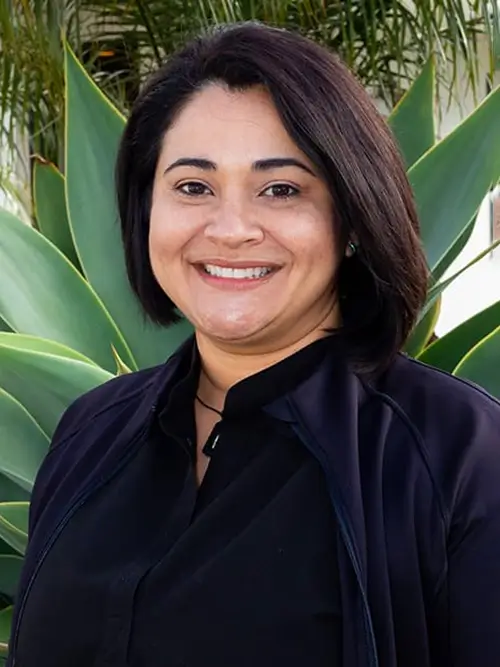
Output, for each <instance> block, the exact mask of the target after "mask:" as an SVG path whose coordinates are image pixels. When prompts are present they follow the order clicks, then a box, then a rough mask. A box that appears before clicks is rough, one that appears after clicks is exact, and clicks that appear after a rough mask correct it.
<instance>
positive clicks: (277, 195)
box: [262, 183, 299, 199]
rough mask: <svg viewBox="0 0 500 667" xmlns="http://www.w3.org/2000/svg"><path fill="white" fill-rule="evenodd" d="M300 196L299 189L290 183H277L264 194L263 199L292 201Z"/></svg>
mask: <svg viewBox="0 0 500 667" xmlns="http://www.w3.org/2000/svg"><path fill="white" fill-rule="evenodd" d="M298 194H299V191H298V189H297V188H295V187H293V185H289V184H288V183H275V184H274V185H270V186H269V187H268V188H266V189H265V190H264V191H263V192H262V196H263V197H270V198H272V199H290V197H295V196H296V195H298Z"/></svg>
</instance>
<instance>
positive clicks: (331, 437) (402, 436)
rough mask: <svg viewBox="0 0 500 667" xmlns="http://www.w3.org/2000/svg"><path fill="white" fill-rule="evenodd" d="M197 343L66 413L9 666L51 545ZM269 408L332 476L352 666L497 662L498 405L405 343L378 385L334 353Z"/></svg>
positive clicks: (47, 473)
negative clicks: (414, 356)
mask: <svg viewBox="0 0 500 667" xmlns="http://www.w3.org/2000/svg"><path fill="white" fill-rule="evenodd" d="M190 345H192V341H191V343H189V342H188V343H187V344H184V345H183V346H182V347H181V348H180V349H179V351H178V352H177V353H176V354H174V355H173V356H172V357H171V358H170V359H169V360H168V361H167V362H166V363H165V364H163V365H161V366H158V367H155V368H152V369H148V370H145V371H140V372H136V373H132V374H130V375H125V376H121V377H118V378H115V379H113V380H111V381H110V382H108V383H106V384H104V385H102V386H100V387H98V388H96V389H94V390H93V391H91V392H89V393H87V394H85V395H84V396H82V397H81V398H79V399H78V400H77V401H76V402H75V403H74V404H73V405H72V406H71V407H70V408H69V409H68V410H67V412H66V413H65V414H64V416H63V418H62V420H61V422H60V424H59V426H58V428H57V431H56V433H55V436H54V439H53V442H52V445H51V449H50V451H49V454H48V455H47V457H46V459H45V461H44V463H43V464H42V467H41V469H40V472H39V475H38V478H37V481H36V484H35V488H34V492H33V498H32V504H31V514H30V528H29V533H30V535H29V546H28V551H27V554H26V559H25V565H24V570H23V574H22V577H21V583H20V587H19V591H18V596H17V602H16V606H15V616H14V622H13V631H12V638H11V650H10V657H9V661H8V666H9V667H14V665H15V655H16V641H17V636H18V632H19V627H20V624H22V617H23V608H24V605H25V601H26V599H27V596H29V593H30V588H31V585H32V583H33V581H34V579H35V578H36V576H37V572H38V571H39V569H40V567H41V565H42V564H43V562H44V559H45V557H46V555H47V554H48V553H49V551H50V549H51V547H52V545H53V544H54V543H55V541H56V540H57V539H58V536H59V535H60V534H61V532H62V531H63V530H64V528H65V526H66V525H67V523H68V522H69V520H70V519H71V517H72V516H73V515H74V514H75V512H77V511H78V509H79V508H80V507H81V506H82V505H83V504H84V503H85V502H86V500H87V499H88V498H90V497H91V495H92V494H93V493H94V492H95V491H96V490H97V489H99V488H101V487H102V485H104V484H105V483H106V482H107V481H108V480H109V479H110V478H111V477H113V476H114V475H119V474H120V471H121V470H122V469H123V467H124V465H125V463H126V462H127V461H128V460H129V459H130V457H133V456H134V455H135V454H136V453H137V451H138V450H139V449H140V447H141V446H142V444H143V443H144V442H145V438H146V436H147V432H148V427H149V425H150V424H151V421H152V420H153V419H154V418H155V416H156V414H157V406H159V405H161V401H162V400H164V397H165V394H168V391H169V387H170V386H171V382H172V377H173V374H174V371H175V369H176V367H177V364H178V363H179V360H180V359H181V357H182V355H184V354H189V353H190V352H189V349H190ZM266 410H268V411H269V412H270V413H271V414H273V415H274V416H275V417H277V418H279V419H281V420H285V421H286V422H289V423H290V424H291V425H292V426H293V428H294V429H295V431H296V433H297V435H298V436H299V438H300V440H301V441H302V442H303V444H304V446H305V447H307V448H308V449H309V450H310V451H311V452H312V454H313V455H314V456H315V457H316V458H317V460H318V461H319V463H320V464H321V466H322V469H323V470H324V474H325V475H326V478H327V483H328V488H329V493H330V499H331V503H332V507H333V510H334V513H335V516H336V519H337V522H338V526H339V533H340V537H341V539H340V540H339V546H338V549H339V554H338V555H339V568H340V582H341V584H340V585H341V601H342V618H343V665H344V666H345V667H431V666H432V667H477V666H480V667H498V666H499V665H500V403H498V402H497V401H496V400H495V399H493V398H492V397H491V396H489V395H488V394H487V393H486V392H484V391H483V390H481V389H480V388H478V387H475V386H473V385H471V384H469V383H466V382H464V381H462V380H459V379H457V378H454V377H451V376H449V375H448V374H446V373H443V372H440V371H438V370H435V369H431V368H429V367H427V366H425V365H423V364H420V363H418V362H416V361H414V360H411V359H409V358H407V357H405V356H404V355H399V356H398V357H397V358H396V360H395V361H394V362H393V363H392V365H391V367H390V368H389V370H388V371H386V372H385V373H384V374H383V375H382V376H380V377H379V378H378V379H377V380H376V381H375V382H373V383H369V382H367V381H364V380H362V379H361V378H360V377H358V376H357V375H356V374H354V373H353V372H352V371H351V370H350V368H349V366H348V364H347V363H345V362H342V361H340V362H339V359H338V358H337V357H336V356H334V355H332V356H331V357H330V356H328V357H327V358H326V360H325V361H324V362H323V363H322V365H321V366H320V367H319V368H318V369H317V370H316V371H314V372H313V374H312V375H311V376H310V377H309V378H308V379H307V380H306V381H305V382H303V383H302V384H300V385H299V386H298V387H297V388H296V389H295V390H293V391H292V392H291V393H290V394H288V395H285V396H283V397H281V398H280V399H278V400H277V401H275V402H274V403H272V404H270V405H268V406H267V407H266ZM207 612H208V613H209V610H207ZM41 622H43V619H41ZM61 632H64V628H63V627H61ZM17 667H22V665H17Z"/></svg>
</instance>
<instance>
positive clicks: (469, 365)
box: [453, 326, 500, 399]
mask: <svg viewBox="0 0 500 667" xmlns="http://www.w3.org/2000/svg"><path fill="white" fill-rule="evenodd" d="M499 359H500V326H499V327H497V328H496V329H495V330H494V331H492V332H491V333H490V334H488V335H487V336H485V337H484V338H483V339H482V340H481V341H479V343H477V345H475V346H474V347H473V348H472V350H470V351H469V352H468V353H467V354H466V355H465V356H464V358H463V359H462V360H461V361H460V362H459V363H458V364H457V367H456V368H455V370H454V371H453V374H454V375H457V376H458V377H461V378H466V379H467V380H470V381H471V382H475V383H476V384H478V385H480V386H481V387H483V388H484V389H486V391H488V392H489V393H490V394H492V395H493V396H496V398H498V399H500V373H499V372H498V360H499Z"/></svg>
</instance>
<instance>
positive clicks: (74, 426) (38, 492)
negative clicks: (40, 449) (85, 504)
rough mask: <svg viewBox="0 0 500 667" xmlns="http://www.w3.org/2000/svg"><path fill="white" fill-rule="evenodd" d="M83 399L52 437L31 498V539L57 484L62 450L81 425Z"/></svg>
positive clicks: (78, 401)
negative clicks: (42, 510) (41, 512)
mask: <svg viewBox="0 0 500 667" xmlns="http://www.w3.org/2000/svg"><path fill="white" fill-rule="evenodd" d="M81 400H82V397H81V398H79V399H77V400H76V401H75V402H74V403H72V404H71V405H70V406H69V408H67V409H66V411H65V412H64V413H63V415H62V417H61V419H60V420H59V423H58V425H57V427H56V430H55V431H54V434H53V436H52V439H51V442H50V446H49V450H48V452H47V455H46V456H45V458H44V460H43V462H42V465H41V466H40V468H39V470H38V473H37V475H36V479H35V484H34V486H33V491H32V494H31V498H30V511H29V526H28V537H29V538H31V535H32V534H33V530H34V527H35V525H36V522H37V519H38V516H39V514H40V511H41V509H43V507H44V505H45V503H46V499H47V498H48V497H49V496H50V494H51V491H52V489H53V486H54V484H55V483H57V479H56V478H57V469H58V466H57V462H58V460H59V453H60V450H61V451H62V450H63V449H64V445H65V444H66V443H67V442H68V441H69V440H71V436H72V435H73V434H74V433H75V432H76V431H77V430H78V424H79V423H80V414H79V413H80V405H81Z"/></svg>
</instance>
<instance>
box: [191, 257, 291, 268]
mask: <svg viewBox="0 0 500 667" xmlns="http://www.w3.org/2000/svg"><path fill="white" fill-rule="evenodd" d="M193 264H203V265H207V264H208V265H212V266H220V267H224V268H230V269H255V268H257V267H266V268H267V267H269V268H278V267H279V264H277V263H276V262H268V261H266V260H258V259H256V260H253V261H248V260H245V261H242V260H227V259H203V260H198V261H196V262H193Z"/></svg>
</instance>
